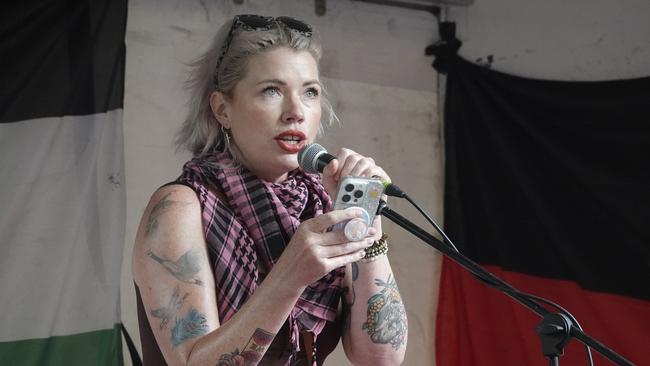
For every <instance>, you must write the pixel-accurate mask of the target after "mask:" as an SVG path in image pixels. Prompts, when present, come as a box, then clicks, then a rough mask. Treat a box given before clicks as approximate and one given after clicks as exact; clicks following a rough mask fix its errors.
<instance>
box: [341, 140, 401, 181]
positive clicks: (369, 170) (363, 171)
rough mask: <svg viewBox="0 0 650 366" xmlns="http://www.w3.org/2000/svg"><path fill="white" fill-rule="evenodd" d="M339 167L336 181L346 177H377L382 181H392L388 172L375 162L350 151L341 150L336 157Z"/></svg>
mask: <svg viewBox="0 0 650 366" xmlns="http://www.w3.org/2000/svg"><path fill="white" fill-rule="evenodd" d="M336 160H338V164H337V165H339V166H338V167H337V168H338V170H337V172H336V175H335V177H336V181H340V180H341V178H342V177H345V176H349V175H351V176H356V177H372V176H377V177H379V178H381V179H382V180H388V181H390V178H389V177H388V175H387V174H386V172H385V171H384V170H383V169H382V168H381V167H379V166H377V165H376V163H375V160H374V159H373V158H370V157H365V156H363V155H360V154H358V153H356V152H355V151H353V150H350V149H345V148H343V149H341V150H340V151H339V153H338V155H337V156H336Z"/></svg>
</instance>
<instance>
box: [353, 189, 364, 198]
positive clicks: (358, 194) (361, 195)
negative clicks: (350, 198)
mask: <svg viewBox="0 0 650 366" xmlns="http://www.w3.org/2000/svg"><path fill="white" fill-rule="evenodd" d="M354 197H356V198H361V197H363V192H361V191H356V192H354Z"/></svg>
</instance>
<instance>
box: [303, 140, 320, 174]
mask: <svg viewBox="0 0 650 366" xmlns="http://www.w3.org/2000/svg"><path fill="white" fill-rule="evenodd" d="M324 152H327V150H326V149H325V148H324V147H322V146H321V145H319V144H307V145H305V147H303V148H302V149H300V151H299V152H298V165H300V167H301V168H302V170H304V171H305V172H307V173H312V174H317V173H318V168H317V167H318V165H317V161H318V156H319V155H321V154H322V153H324Z"/></svg>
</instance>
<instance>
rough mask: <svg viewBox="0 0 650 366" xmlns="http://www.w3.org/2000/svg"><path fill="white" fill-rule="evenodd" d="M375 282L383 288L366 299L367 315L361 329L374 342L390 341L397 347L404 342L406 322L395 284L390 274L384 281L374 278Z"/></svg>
mask: <svg viewBox="0 0 650 366" xmlns="http://www.w3.org/2000/svg"><path fill="white" fill-rule="evenodd" d="M375 284H376V285H377V286H380V287H383V289H382V290H381V291H380V292H379V293H377V294H374V295H372V297H370V299H368V312H367V315H368V317H367V321H366V322H365V323H363V326H362V329H363V330H365V331H366V332H367V333H368V335H370V339H371V340H372V341H373V342H374V343H381V344H388V343H390V344H391V345H392V346H393V348H395V349H399V348H400V347H401V346H402V345H403V344H404V340H405V338H406V331H407V329H408V322H407V319H406V310H405V309H404V304H403V303H402V298H401V296H400V294H399V291H398V289H397V284H396V283H395V279H393V278H392V276H391V275H388V281H386V282H384V281H382V280H380V279H378V278H375Z"/></svg>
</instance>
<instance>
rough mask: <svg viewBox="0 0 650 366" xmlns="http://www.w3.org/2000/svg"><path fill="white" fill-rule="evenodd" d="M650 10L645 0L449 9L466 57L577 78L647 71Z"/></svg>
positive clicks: (559, 0)
mask: <svg viewBox="0 0 650 366" xmlns="http://www.w3.org/2000/svg"><path fill="white" fill-rule="evenodd" d="M649 15H650V3H649V2H647V1H645V0H619V1H609V0H593V1H591V0H579V1H565V0H547V1H536V0H490V1H486V0H476V3H475V4H474V5H472V6H470V7H466V8H458V7H457V8H451V9H450V11H449V12H448V17H449V20H453V21H456V22H457V24H458V34H459V39H460V40H461V41H463V46H462V47H461V49H460V52H459V53H460V54H461V55H462V56H464V57H465V58H467V59H468V60H471V61H478V62H482V63H485V62H486V60H487V59H488V56H490V55H491V56H492V58H493V62H492V67H493V68H494V69H495V70H499V71H503V72H507V73H509V74H514V75H520V76H525V77H530V78H539V79H557V80H576V81H577V80H583V81H584V80H608V79H627V78H634V77H642V76H649V75H650V62H649V61H650V22H648V16H649Z"/></svg>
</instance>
